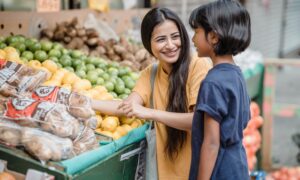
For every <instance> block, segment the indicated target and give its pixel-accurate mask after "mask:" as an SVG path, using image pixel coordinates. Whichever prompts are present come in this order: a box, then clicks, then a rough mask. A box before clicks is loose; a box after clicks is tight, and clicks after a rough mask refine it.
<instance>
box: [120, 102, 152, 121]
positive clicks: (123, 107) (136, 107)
mask: <svg viewBox="0 0 300 180" xmlns="http://www.w3.org/2000/svg"><path fill="white" fill-rule="evenodd" d="M118 109H119V110H120V111H122V112H123V113H124V115H125V116H127V117H130V118H132V117H137V118H141V119H148V118H150V110H151V109H149V108H145V107H144V106H142V105H140V104H138V103H134V102H132V101H129V100H124V101H123V102H122V103H121V104H120V105H119V107H118Z"/></svg>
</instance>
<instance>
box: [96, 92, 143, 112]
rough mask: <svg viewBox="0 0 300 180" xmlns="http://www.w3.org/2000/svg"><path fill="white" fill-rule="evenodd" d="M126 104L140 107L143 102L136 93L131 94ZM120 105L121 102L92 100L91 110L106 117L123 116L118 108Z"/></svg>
mask: <svg viewBox="0 0 300 180" xmlns="http://www.w3.org/2000/svg"><path fill="white" fill-rule="evenodd" d="M125 101H126V102H134V103H137V104H140V105H142V104H143V100H142V98H141V97H140V95H139V94H138V93H136V92H132V93H131V94H130V95H129V96H128V97H127V98H126V100H125ZM121 103H122V101H121V100H92V103H91V104H92V108H93V109H94V110H95V111H99V112H101V113H104V114H106V115H113V116H125V115H126V114H124V112H123V110H122V109H119V108H118V107H119V106H120V104H121Z"/></svg>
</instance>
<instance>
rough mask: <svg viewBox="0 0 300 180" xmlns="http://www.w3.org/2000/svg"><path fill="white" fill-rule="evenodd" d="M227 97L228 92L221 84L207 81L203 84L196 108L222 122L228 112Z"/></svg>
mask: <svg viewBox="0 0 300 180" xmlns="http://www.w3.org/2000/svg"><path fill="white" fill-rule="evenodd" d="M226 97H227V96H226V92H225V91H223V90H222V89H221V88H220V87H219V86H217V85H216V84H214V83H211V82H205V83H203V84H202V85H201V89H200V92H199V102H198V104H197V106H196V110H197V111H203V112H205V113H207V114H208V115H209V116H211V117H212V118H213V119H215V120H216V121H218V122H219V123H221V121H222V119H223V118H224V116H226V115H227V113H228V102H227V100H226Z"/></svg>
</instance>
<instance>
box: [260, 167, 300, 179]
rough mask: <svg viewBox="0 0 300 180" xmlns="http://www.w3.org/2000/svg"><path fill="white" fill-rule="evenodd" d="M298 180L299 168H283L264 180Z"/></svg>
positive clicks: (299, 176) (299, 175)
mask: <svg viewBox="0 0 300 180" xmlns="http://www.w3.org/2000/svg"><path fill="white" fill-rule="evenodd" d="M284 179H287V180H290V179H291V180H292V179H295V180H296V179H300V167H290V168H287V167H283V168H281V169H279V170H277V171H274V172H272V173H270V174H268V175H267V177H266V180H284Z"/></svg>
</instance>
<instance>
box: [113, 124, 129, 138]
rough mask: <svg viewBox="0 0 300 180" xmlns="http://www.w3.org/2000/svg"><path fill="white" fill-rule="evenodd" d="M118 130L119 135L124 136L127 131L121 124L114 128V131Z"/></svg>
mask: <svg viewBox="0 0 300 180" xmlns="http://www.w3.org/2000/svg"><path fill="white" fill-rule="evenodd" d="M116 131H118V132H119V133H120V135H121V136H125V135H126V134H127V133H128V131H127V129H126V128H125V127H122V126H118V127H117V128H116V130H115V132H116Z"/></svg>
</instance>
